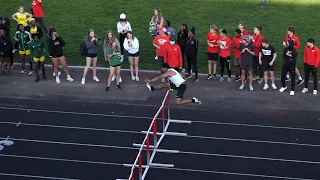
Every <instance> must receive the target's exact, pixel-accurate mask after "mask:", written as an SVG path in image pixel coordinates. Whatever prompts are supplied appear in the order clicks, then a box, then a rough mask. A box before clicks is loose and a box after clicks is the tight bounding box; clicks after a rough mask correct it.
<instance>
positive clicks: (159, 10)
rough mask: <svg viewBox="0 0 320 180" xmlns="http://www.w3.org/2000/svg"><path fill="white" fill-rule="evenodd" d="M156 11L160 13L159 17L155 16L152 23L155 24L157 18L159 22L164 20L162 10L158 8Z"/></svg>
mask: <svg viewBox="0 0 320 180" xmlns="http://www.w3.org/2000/svg"><path fill="white" fill-rule="evenodd" d="M155 10H156V11H157V12H158V16H153V18H152V21H153V22H155V21H156V18H158V19H159V21H161V18H162V13H161V9H160V8H156V9H155Z"/></svg>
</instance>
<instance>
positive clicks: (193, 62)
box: [187, 56, 198, 78]
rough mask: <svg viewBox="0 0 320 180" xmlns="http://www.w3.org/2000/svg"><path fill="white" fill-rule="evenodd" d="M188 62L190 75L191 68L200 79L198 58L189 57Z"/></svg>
mask: <svg viewBox="0 0 320 180" xmlns="http://www.w3.org/2000/svg"><path fill="white" fill-rule="evenodd" d="M187 61H188V74H191V68H192V69H193V72H194V73H195V74H196V78H198V67H197V56H187Z"/></svg>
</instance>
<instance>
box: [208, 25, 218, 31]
mask: <svg viewBox="0 0 320 180" xmlns="http://www.w3.org/2000/svg"><path fill="white" fill-rule="evenodd" d="M210 29H213V30H214V31H215V32H217V31H218V26H216V25H214V24H213V25H211V26H210Z"/></svg>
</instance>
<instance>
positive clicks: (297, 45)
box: [283, 27, 304, 86]
mask: <svg viewBox="0 0 320 180" xmlns="http://www.w3.org/2000/svg"><path fill="white" fill-rule="evenodd" d="M295 32H296V30H295V28H294V27H289V28H288V31H287V35H286V36H285V37H284V40H283V46H284V47H286V46H287V42H288V40H293V42H294V46H293V47H294V48H295V49H296V50H297V53H298V50H299V49H300V40H299V38H298V37H297V36H296V35H295ZM295 71H296V74H297V76H298V85H299V86H300V85H301V84H303V83H304V80H303V79H302V77H301V75H300V71H299V70H298V68H297V67H296V70H295ZM286 81H290V79H289V75H287V77H286Z"/></svg>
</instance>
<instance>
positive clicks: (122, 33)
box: [117, 13, 132, 61]
mask: <svg viewBox="0 0 320 180" xmlns="http://www.w3.org/2000/svg"><path fill="white" fill-rule="evenodd" d="M117 29H118V33H119V41H120V48H121V60H122V61H123V60H124V56H123V50H124V47H123V43H124V39H126V38H127V33H128V31H131V32H132V29H131V24H130V23H129V22H128V21H127V16H126V15H125V14H124V13H122V14H120V21H119V22H118V24H117Z"/></svg>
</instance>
